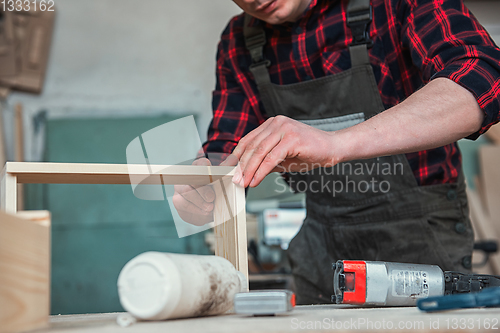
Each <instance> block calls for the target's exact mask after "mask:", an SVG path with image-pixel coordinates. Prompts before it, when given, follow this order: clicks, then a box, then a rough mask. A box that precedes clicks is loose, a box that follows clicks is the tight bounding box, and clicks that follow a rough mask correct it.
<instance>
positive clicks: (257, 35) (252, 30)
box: [243, 0, 373, 86]
mask: <svg viewBox="0 0 500 333" xmlns="http://www.w3.org/2000/svg"><path fill="white" fill-rule="evenodd" d="M252 18H253V17H252V16H250V15H249V14H246V13H245V21H244V24H243V35H244V37H245V46H246V48H247V50H248V51H249V52H250V56H251V57H252V65H250V71H251V72H252V74H253V76H254V79H255V82H256V83H257V86H260V85H262V84H266V83H271V78H270V76H269V71H268V69H267V68H268V67H269V66H270V65H271V62H270V61H269V60H267V59H266V58H265V57H264V46H265V45H266V42H267V39H266V33H265V31H264V28H263V27H262V25H260V24H259V25H257V26H254V27H251V26H250V22H251V21H252ZM371 21H372V7H371V5H370V0H349V5H348V6H347V26H348V27H349V28H350V29H351V32H352V36H353V42H352V44H351V45H349V54H350V56H351V66H352V67H357V66H362V65H369V64H370V59H369V57H368V48H369V47H371V46H373V41H372V40H371V39H370V34H369V31H368V28H369V26H370V23H371Z"/></svg>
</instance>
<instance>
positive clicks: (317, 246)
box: [244, 0, 474, 304]
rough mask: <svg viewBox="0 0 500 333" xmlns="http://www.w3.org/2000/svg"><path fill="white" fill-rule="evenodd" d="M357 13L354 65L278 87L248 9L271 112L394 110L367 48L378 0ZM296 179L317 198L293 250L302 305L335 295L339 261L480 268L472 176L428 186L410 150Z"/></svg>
mask: <svg viewBox="0 0 500 333" xmlns="http://www.w3.org/2000/svg"><path fill="white" fill-rule="evenodd" d="M347 17H348V25H349V26H350V28H351V31H352V33H353V38H354V42H353V44H352V45H351V46H349V53H350V57H351V63H352V68H351V69H349V70H346V71H344V72H341V73H338V74H335V75H330V76H326V77H322V78H319V79H316V80H310V81H305V82H301V83H295V84H289V85H276V84H273V83H271V81H270V76H269V72H268V69H267V67H268V66H269V65H270V62H269V61H267V60H266V59H265V58H264V56H263V54H264V53H263V48H264V45H265V43H266V36H265V32H264V29H263V28H262V26H257V27H249V26H248V23H249V21H250V17H249V16H248V15H247V16H246V19H245V29H244V33H245V41H246V46H247V49H248V50H249V51H250V54H251V56H252V63H253V64H252V66H251V67H250V70H251V72H252V74H253V75H254V78H255V81H256V83H257V86H258V89H259V92H260V97H261V100H262V103H263V104H264V107H265V112H266V114H267V115H268V116H270V117H272V116H277V115H285V116H288V117H291V118H294V119H296V120H299V121H302V122H304V123H306V124H309V125H311V126H314V127H316V128H319V129H322V130H326V131H335V130H339V129H342V128H347V127H349V126H353V125H355V124H357V123H359V122H362V121H364V120H366V119H368V118H370V117H372V116H374V115H376V114H377V113H379V112H381V111H383V110H384V106H383V104H382V100H381V98H380V94H379V91H378V88H377V84H376V81H375V77H374V75H373V70H372V67H371V65H370V62H369V57H368V50H367V47H369V46H370V45H371V40H370V39H369V36H368V32H367V31H368V26H369V24H370V22H371V7H370V3H369V0H351V1H350V3H349V6H348V15H347ZM290 185H291V186H292V188H293V189H294V190H295V191H301V192H302V191H303V192H306V197H307V199H306V206H307V217H306V219H305V221H304V224H303V226H302V228H301V230H300V231H299V233H298V234H297V236H295V238H294V239H293V240H292V242H291V243H290V247H289V250H288V257H289V260H290V264H291V266H292V272H293V275H294V282H295V288H296V293H297V302H298V304H313V303H329V302H330V301H331V295H332V294H333V283H332V278H333V270H332V263H335V262H336V261H337V260H342V259H343V260H347V259H351V260H355V259H357V260H380V261H393V262H408V263H421V264H436V265H439V266H440V267H441V268H442V269H444V270H457V271H468V270H469V269H470V267H471V255H472V247H473V238H474V237H473V232H472V228H471V224H470V220H469V212H468V206H467V197H466V193H465V184H464V181H463V176H462V175H460V177H459V180H458V182H457V183H454V184H440V185H431V186H418V184H417V182H416V179H415V177H414V175H413V172H412V170H411V167H410V165H409V163H408V160H407V158H406V156H405V155H394V156H383V157H379V158H375V159H368V160H359V161H351V162H347V163H343V164H339V165H337V166H334V167H333V168H317V169H314V170H311V171H309V172H308V173H304V174H291V175H290Z"/></svg>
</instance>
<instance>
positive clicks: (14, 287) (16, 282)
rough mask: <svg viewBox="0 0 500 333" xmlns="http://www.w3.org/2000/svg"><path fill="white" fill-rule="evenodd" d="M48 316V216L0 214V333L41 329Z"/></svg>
mask: <svg viewBox="0 0 500 333" xmlns="http://www.w3.org/2000/svg"><path fill="white" fill-rule="evenodd" d="M49 313H50V214H49V212H46V211H32V212H20V213H18V214H16V216H14V215H11V214H7V213H5V212H2V211H0V333H13V332H21V331H25V330H30V329H35V328H41V327H44V326H46V325H47V324H48V319H49Z"/></svg>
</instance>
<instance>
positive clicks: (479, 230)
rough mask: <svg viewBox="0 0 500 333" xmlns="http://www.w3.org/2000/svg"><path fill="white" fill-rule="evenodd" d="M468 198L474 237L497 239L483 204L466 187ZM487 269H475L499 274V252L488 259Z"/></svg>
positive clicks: (476, 195) (476, 194)
mask: <svg viewBox="0 0 500 333" xmlns="http://www.w3.org/2000/svg"><path fill="white" fill-rule="evenodd" d="M467 197H468V199H469V208H470V218H471V221H472V225H473V227H474V232H475V236H476V239H478V240H492V239H493V240H498V234H497V231H496V229H495V227H494V225H493V224H492V223H491V220H490V218H489V217H488V216H487V215H486V214H485V211H484V208H483V205H482V204H481V200H480V198H479V195H478V193H477V192H476V191H474V190H471V189H470V188H467ZM488 265H489V270H488V269H487V270H482V271H477V273H483V274H494V275H498V274H500V254H499V253H495V254H493V255H491V256H490V258H489V260H488Z"/></svg>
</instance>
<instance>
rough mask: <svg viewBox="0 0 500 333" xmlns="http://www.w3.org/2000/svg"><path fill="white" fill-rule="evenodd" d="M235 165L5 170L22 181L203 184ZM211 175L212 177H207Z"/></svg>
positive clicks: (12, 166) (22, 166)
mask: <svg viewBox="0 0 500 333" xmlns="http://www.w3.org/2000/svg"><path fill="white" fill-rule="evenodd" d="M233 169H234V167H224V166H218V167H209V166H198V165H147V164H144V165H141V164H130V165H127V164H88V163H32V162H24V163H19V162H7V164H6V172H7V173H9V174H12V175H16V176H17V181H18V183H23V184H130V183H131V182H132V184H155V185H160V184H162V181H161V179H160V175H162V178H163V184H165V185H185V184H189V185H206V184H209V183H210V182H211V180H213V181H214V180H218V179H221V178H223V177H232V175H233V174H234V170H233ZM210 177H211V178H210Z"/></svg>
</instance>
